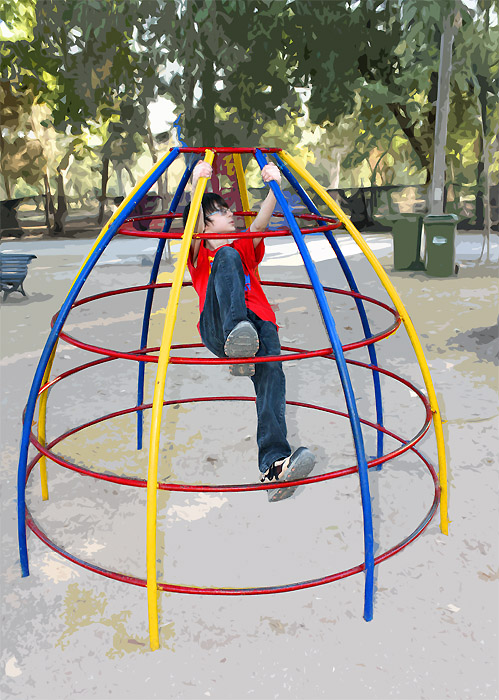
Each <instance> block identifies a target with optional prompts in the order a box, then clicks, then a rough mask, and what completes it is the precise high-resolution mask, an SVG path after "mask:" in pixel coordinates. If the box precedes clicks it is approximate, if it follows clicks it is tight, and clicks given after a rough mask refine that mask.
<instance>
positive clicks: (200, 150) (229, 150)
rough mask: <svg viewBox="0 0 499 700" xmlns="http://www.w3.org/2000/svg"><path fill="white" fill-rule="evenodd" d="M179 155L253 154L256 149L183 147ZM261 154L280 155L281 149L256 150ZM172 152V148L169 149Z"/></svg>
mask: <svg viewBox="0 0 499 700" xmlns="http://www.w3.org/2000/svg"><path fill="white" fill-rule="evenodd" d="M178 150H179V153H206V151H213V152H214V153H255V151H256V150H257V149H256V148H236V147H233V146H204V147H202V148H191V147H189V146H184V147H182V148H179V149H178ZM258 150H259V151H261V152H262V153H281V151H282V148H258ZM170 151H173V148H170Z"/></svg>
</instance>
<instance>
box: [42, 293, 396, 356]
mask: <svg viewBox="0 0 499 700" xmlns="http://www.w3.org/2000/svg"><path fill="white" fill-rule="evenodd" d="M262 285H267V286H271V287H286V288H295V289H310V290H312V289H313V288H312V285H310V284H297V283H292V282H271V281H262ZM171 286H172V283H171V282H166V283H163V284H153V285H150V284H146V285H141V286H137V287H129V288H124V289H115V290H112V291H108V292H101V293H100V294H94V295H93V296H90V297H86V298H84V299H80V300H79V301H77V302H75V303H74V304H73V307H72V308H77V307H78V306H81V305H82V304H87V303H90V302H91V301H96V300H98V299H103V298H105V297H111V296H116V295H119V294H127V293H129V292H138V291H144V290H147V289H151V288H156V289H159V288H170V287H171ZM182 286H184V287H190V286H192V282H184V283H183V284H182ZM324 291H325V292H329V293H332V294H340V295H343V296H350V297H353V298H358V299H362V300H363V301H366V302H369V303H372V304H374V305H375V306H379V307H380V308H382V309H384V310H386V311H389V312H390V313H391V314H392V315H393V316H394V318H395V321H394V323H393V324H392V325H391V326H389V327H388V328H387V329H385V330H384V331H381V332H380V333H376V334H374V335H372V336H371V337H370V338H364V339H363V340H359V341H354V342H352V343H347V344H345V345H343V352H348V351H350V350H356V349H358V348H362V347H366V346H368V345H371V344H374V343H377V342H379V341H380V340H383V339H384V338H387V337H388V336H389V335H391V334H392V333H394V332H395V331H396V330H397V329H398V327H399V326H400V324H401V318H400V316H399V315H398V313H397V311H396V310H395V309H392V308H391V307H390V306H388V305H387V304H384V303H383V302H381V301H379V300H377V299H374V298H372V297H367V296H365V295H363V294H360V293H359V292H353V291H351V290H344V289H336V288H334V287H324ZM56 318H57V314H55V315H54V316H53V318H52V321H51V325H53V324H54V322H55V320H56ZM59 337H60V338H62V339H63V340H65V341H66V342H68V343H69V344H71V345H74V346H75V347H78V348H80V349H82V350H87V351H88V352H93V353H96V354H99V355H106V356H107V357H115V358H121V359H125V360H133V361H135V362H157V361H158V356H157V355H151V354H150V353H151V352H156V351H158V350H159V348H144V349H141V350H140V351H133V352H119V351H116V350H112V349H110V348H104V347H101V346H99V345H93V344H91V343H84V342H83V341H80V340H78V339H77V338H74V337H73V336H71V335H69V334H68V333H65V332H61V333H60V335H59ZM178 347H189V348H194V347H203V346H202V344H200V343H192V344H188V345H183V346H175V345H172V349H178ZM290 351H291V352H292V353H294V354H291V355H272V356H266V357H255V358H251V359H238V358H214V357H208V358H192V357H174V356H173V357H171V358H170V363H171V364H181V365H224V364H225V365H230V364H246V363H248V362H252V363H255V362H290V361H293V360H303V359H308V358H311V357H327V356H328V355H330V354H331V352H332V349H331V348H323V349H321V350H314V351H301V352H298V353H297V352H295V351H294V350H293V349H290Z"/></svg>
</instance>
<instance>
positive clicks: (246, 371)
mask: <svg viewBox="0 0 499 700" xmlns="http://www.w3.org/2000/svg"><path fill="white" fill-rule="evenodd" d="M259 347H260V341H259V339H258V333H257V331H256V328H255V326H254V325H253V324H252V323H251V322H250V321H240V323H238V324H237V326H235V327H234V328H233V329H232V330H231V332H230V333H229V335H228V336H227V340H226V341H225V345H224V351H225V354H226V355H227V357H254V356H255V355H256V353H257V352H258V348H259ZM229 370H230V373H231V374H233V375H234V376H235V377H252V376H253V375H254V374H255V365H254V364H253V363H245V364H237V365H230V366H229Z"/></svg>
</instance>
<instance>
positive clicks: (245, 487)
mask: <svg viewBox="0 0 499 700" xmlns="http://www.w3.org/2000/svg"><path fill="white" fill-rule="evenodd" d="M113 359H116V358H105V359H101V360H96V361H94V362H90V363H87V364H85V365H81V366H79V367H75V368H73V369H71V370H68V371H67V372H65V373H64V374H62V375H60V376H59V377H57V378H55V379H54V380H52V381H51V382H49V383H48V384H46V385H45V386H43V387H42V388H41V389H40V392H39V395H41V394H42V393H43V392H44V391H46V390H47V389H48V388H50V387H52V386H53V385H54V384H56V383H57V382H60V381H62V380H63V379H66V378H67V377H69V376H71V375H73V374H76V373H77V372H80V371H82V370H84V369H88V368H89V367H92V366H95V365H96V364H100V363H102V362H109V361H111V360H113ZM329 359H334V358H332V357H331V358H329ZM346 361H347V363H349V364H352V365H355V366H358V367H362V368H364V369H368V370H371V371H376V372H378V373H380V374H383V375H385V376H387V377H389V378H391V379H394V380H395V381H398V382H400V383H401V384H403V385H404V386H406V387H408V388H409V389H411V391H414V393H415V394H416V395H417V396H418V398H419V399H420V400H421V402H422V403H423V406H424V408H425V413H426V416H425V421H424V423H423V426H422V427H421V429H420V430H419V432H418V433H417V434H416V435H415V436H414V437H413V438H411V439H410V440H405V439H403V438H401V437H400V436H398V435H396V434H395V433H392V432H391V431H389V430H388V429H387V428H384V427H382V426H380V425H378V424H377V423H372V422H371V421H368V420H366V419H360V422H361V423H362V424H364V425H366V426H368V427H370V428H373V429H374V430H377V431H380V432H383V433H384V434H386V435H388V436H389V437H392V438H394V439H395V440H397V441H399V442H400V443H402V446H401V447H399V448H397V449H396V450H393V451H392V452H390V453H388V454H386V455H383V456H382V457H379V458H376V459H372V460H369V461H368V463H367V465H368V468H372V467H376V466H378V465H380V464H382V463H384V462H388V461H390V460H392V459H394V458H395V457H398V456H399V455H401V454H403V453H404V452H406V451H407V450H409V449H411V448H412V447H414V446H415V445H416V444H417V443H418V442H419V441H420V440H421V439H422V438H423V437H424V435H425V434H426V432H427V431H428V429H429V426H430V423H431V420H432V413H431V407H430V403H429V401H428V399H427V398H426V396H424V394H423V393H422V392H421V391H420V390H419V389H418V388H417V387H415V386H414V385H413V384H411V382H409V381H408V380H406V379H404V378H403V377H400V376H398V375H396V374H395V373H393V372H390V371H389V370H386V369H382V368H380V367H375V366H373V365H367V364H365V363H363V362H360V361H358V360H346ZM213 401H242V402H253V403H254V402H255V399H254V398H252V397H247V396H225V397H223V396H215V397H193V398H190V399H172V400H170V401H164V402H163V405H164V406H171V405H177V404H184V403H197V402H199V403H206V402H213ZM286 403H287V404H288V405H290V406H297V407H302V408H309V409H313V410H319V411H323V412H325V413H330V414H333V415H337V416H340V417H342V418H348V414H347V413H345V412H342V411H337V410H334V409H330V408H326V407H324V406H318V405H314V404H308V403H302V402H296V401H287V402H286ZM150 408H151V404H144V405H142V406H132V407H130V408H127V409H122V410H121V411H116V412H114V413H110V414H107V415H105V416H101V417H99V418H96V419H94V420H91V421H89V422H87V423H84V424H82V425H80V426H77V427H75V428H72V429H71V430H69V431H67V432H66V433H63V434H62V435H61V436H59V437H57V438H55V439H54V440H52V441H51V442H50V443H49V444H48V445H47V446H43V445H41V444H40V443H39V442H38V440H37V438H36V437H35V435H34V434H33V432H31V433H30V442H31V443H32V444H33V445H34V446H35V447H36V449H37V450H39V452H40V454H44V455H45V456H46V457H48V458H49V459H51V460H52V461H53V462H55V463H56V464H59V465H60V466H62V467H64V468H66V469H70V470H71V471H76V472H78V473H79V474H82V475H84V476H92V477H94V478H96V479H102V480H103V481H110V482H112V483H117V484H121V485H127V486H135V487H139V488H145V487H146V485H147V481H146V480H145V479H135V478H134V479H132V478H129V477H121V476H115V475H112V474H103V473H99V472H95V471H94V470H91V469H87V468H86V467H81V466H79V465H76V464H74V463H72V462H69V461H68V460H65V459H64V458H63V457H60V456H59V455H55V454H54V453H53V452H52V451H51V450H52V448H53V447H55V446H56V445H57V444H59V443H60V442H62V441H63V440H65V439H66V438H68V437H70V436H72V435H74V434H76V433H78V432H80V431H82V430H85V429H86V428H88V427H91V426H92V425H97V424H98V423H102V422H104V421H106V420H112V419H113V418H117V417H119V416H123V415H128V414H130V413H135V412H137V411H139V410H140V411H142V410H148V409H150ZM356 471H357V465H355V466H353V467H346V468H344V469H341V470H336V471H334V472H327V473H326V474H320V475H316V476H312V477H307V478H306V479H301V480H299V481H293V482H291V481H290V482H287V484H286V486H284V488H288V487H289V486H295V485H302V484H311V483H317V482H319V481H327V480H329V479H335V478H338V477H340V476H346V475H348V474H353V473H355V472H356ZM158 488H159V489H160V490H165V491H194V492H229V491H237V492H240V491H258V490H269V489H274V488H283V485H282V484H261V483H259V484H232V485H231V484H225V485H222V486H212V485H209V484H196V485H190V484H173V483H168V482H160V483H159V484H158Z"/></svg>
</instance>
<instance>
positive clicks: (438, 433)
mask: <svg viewBox="0 0 499 700" xmlns="http://www.w3.org/2000/svg"><path fill="white" fill-rule="evenodd" d="M281 158H282V159H283V160H284V162H285V163H287V164H288V165H289V166H291V167H292V168H293V169H294V170H295V171H296V172H297V173H298V174H299V175H300V176H301V177H302V178H303V179H304V180H305V181H306V182H307V183H308V184H309V185H310V187H312V189H313V190H314V191H315V192H316V193H317V194H318V195H319V197H320V198H321V199H322V200H323V201H324V202H325V204H327V205H328V207H329V208H330V209H331V210H332V212H333V213H334V215H335V216H336V217H337V218H338V219H339V221H341V223H342V224H343V225H344V227H345V228H346V230H347V231H348V233H349V234H350V235H351V236H352V238H353V239H354V241H355V242H356V243H357V245H358V246H359V248H360V249H361V250H362V252H363V253H364V255H365V256H366V258H367V259H368V260H369V262H370V263H371V265H372V267H373V269H374V271H375V272H376V274H377V275H378V277H379V279H380V281H381V284H382V285H383V287H384V288H385V289H386V291H387V292H388V294H389V296H390V299H391V300H392V301H393V303H394V305H395V308H396V309H397V311H398V313H399V315H400V318H401V319H402V322H403V324H404V326H405V329H406V331H407V335H408V336H409V340H410V341H411V343H412V347H413V348H414V352H415V353H416V357H417V360H418V363H419V366H420V368H421V374H422V375H423V380H424V383H425V386H426V391H427V393H428V399H429V401H430V406H431V411H432V415H433V425H434V428H435V437H436V440H437V453H438V475H439V482H440V529H441V531H442V532H443V534H445V535H447V534H448V532H449V518H448V512H447V462H446V458H445V443H444V434H443V430H442V418H441V415H440V411H439V408H438V401H437V397H436V394H435V389H434V388H433V382H432V379H431V375H430V370H429V368H428V364H427V362H426V359H425V356H424V353H423V348H422V346H421V343H420V342H419V338H418V336H417V334H416V330H415V328H414V325H413V323H412V321H411V318H410V316H409V314H408V313H407V310H406V308H405V306H404V305H403V303H402V300H401V298H400V297H399V295H398V292H397V290H396V289H395V287H394V286H393V284H392V283H391V281H390V279H389V277H388V275H387V274H386V272H385V271H384V269H383V267H382V265H381V264H380V262H379V261H378V259H377V257H376V256H375V255H374V253H373V252H372V250H371V249H370V248H369V246H368V245H367V243H366V242H365V241H364V239H363V237H362V235H361V234H360V232H359V231H358V230H357V229H356V228H355V226H354V225H353V224H352V222H351V221H350V219H349V218H348V216H347V215H346V214H345V213H344V212H343V211H342V209H341V208H340V207H339V206H338V204H337V203H336V202H335V201H334V199H332V197H331V196H330V195H329V194H328V192H327V190H326V189H325V188H324V187H322V185H320V184H319V183H318V182H317V181H316V180H315V179H314V178H313V177H312V176H311V175H310V174H309V173H308V172H307V171H306V170H305V168H303V167H302V166H301V165H300V164H299V163H298V162H297V161H296V160H295V159H294V158H293V157H292V156H290V155H289V153H286V152H285V151H283V152H282V153H281Z"/></svg>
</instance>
